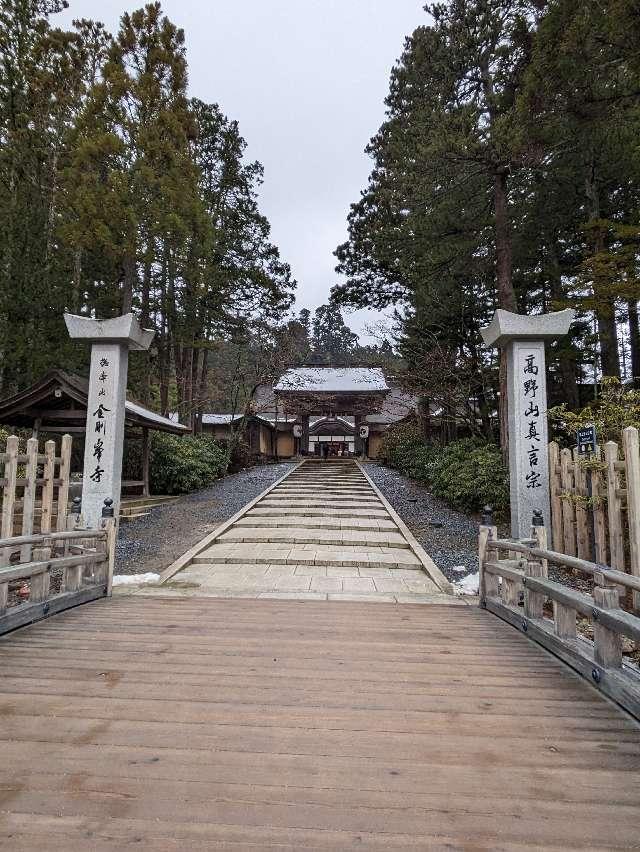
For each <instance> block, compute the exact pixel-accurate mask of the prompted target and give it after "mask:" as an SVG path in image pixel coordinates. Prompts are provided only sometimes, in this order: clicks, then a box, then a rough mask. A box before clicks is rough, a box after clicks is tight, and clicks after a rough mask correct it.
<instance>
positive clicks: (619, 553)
mask: <svg viewBox="0 0 640 852" xmlns="http://www.w3.org/2000/svg"><path fill="white" fill-rule="evenodd" d="M618 455H619V453H618V445H617V444H616V443H615V441H607V443H606V444H605V445H604V457H605V462H606V464H607V514H608V516H609V551H610V554H611V558H610V565H611V567H612V568H615V569H616V570H617V571H624V538H623V526H622V504H621V502H620V497H619V496H618V490H619V488H620V474H619V473H618V470H617V469H616V462H617V461H618Z"/></svg>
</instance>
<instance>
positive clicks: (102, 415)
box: [64, 314, 153, 529]
mask: <svg viewBox="0 0 640 852" xmlns="http://www.w3.org/2000/svg"><path fill="white" fill-rule="evenodd" d="M64 319H65V322H66V324H67V330H68V332H69V336H70V337H72V338H76V339H80V340H86V341H88V342H90V343H91V369H90V374H89V394H88V402H87V427H86V438H85V448H84V472H83V477H82V514H83V517H84V519H85V522H86V524H87V526H88V527H90V528H92V529H95V528H97V527H99V526H100V522H101V519H102V507H103V505H104V501H105V500H106V499H110V500H113V510H114V516H115V518H116V519H117V518H118V515H119V510H120V490H121V481H122V447H123V442H124V421H125V402H126V393H127V370H128V363H129V350H130V349H134V350H146V349H148V348H149V346H150V345H151V341H152V340H153V331H146V330H144V329H141V328H140V326H139V324H138V321H137V320H136V319H135V317H134V316H133V314H126V315H125V316H121V317H116V318H115V319H110V320H94V319H89V318H88V317H79V316H74V315H73V314H65V315H64Z"/></svg>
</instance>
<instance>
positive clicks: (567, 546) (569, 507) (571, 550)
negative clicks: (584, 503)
mask: <svg viewBox="0 0 640 852" xmlns="http://www.w3.org/2000/svg"><path fill="white" fill-rule="evenodd" d="M572 467H573V462H572V460H571V450H569V449H566V448H565V449H564V450H562V452H561V453H560V482H561V485H562V492H563V497H562V544H563V551H562V552H563V553H565V554H566V555H567V556H575V555H576V539H575V507H574V505H573V501H572V500H571V497H570V496H569V495H571V493H572V492H573V471H572ZM565 495H566V496H565Z"/></svg>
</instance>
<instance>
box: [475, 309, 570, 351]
mask: <svg viewBox="0 0 640 852" xmlns="http://www.w3.org/2000/svg"><path fill="white" fill-rule="evenodd" d="M575 315H576V312H575V311H574V310H573V309H572V308H566V309H565V310H564V311H555V312H554V313H551V314H539V315H538V316H533V317H527V316H524V315H523V314H513V313H511V311H504V310H502V308H498V310H497V311H496V312H495V314H494V315H493V319H492V320H491V322H490V323H489V325H487V326H485V327H484V328H481V329H480V334H481V335H482V339H483V340H484V342H485V343H486V345H487V346H493V347H495V346H505V345H506V344H507V343H510V342H511V341H512V340H555V339H556V338H558V337H563V336H564V335H565V334H567V333H568V332H569V328H570V327H571V323H572V322H573V320H574V319H575Z"/></svg>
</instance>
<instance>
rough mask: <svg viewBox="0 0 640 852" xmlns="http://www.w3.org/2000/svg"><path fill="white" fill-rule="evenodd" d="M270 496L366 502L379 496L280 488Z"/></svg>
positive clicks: (354, 492) (319, 489)
mask: <svg viewBox="0 0 640 852" xmlns="http://www.w3.org/2000/svg"><path fill="white" fill-rule="evenodd" d="M269 496H270V497H292V498H302V499H304V498H305V497H320V496H322V497H327V498H329V499H331V498H333V497H337V498H338V499H341V500H346V499H356V500H359V499H360V498H364V499H365V500H368V499H373V498H375V499H378V497H377V494H375V493H374V492H373V491H365V490H364V489H363V490H362V491H337V490H334V489H332V490H331V491H329V490H326V491H324V490H322V489H321V488H300V489H298V488H290V489H280V488H278V489H275V490H274V491H271V492H270V495H269Z"/></svg>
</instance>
